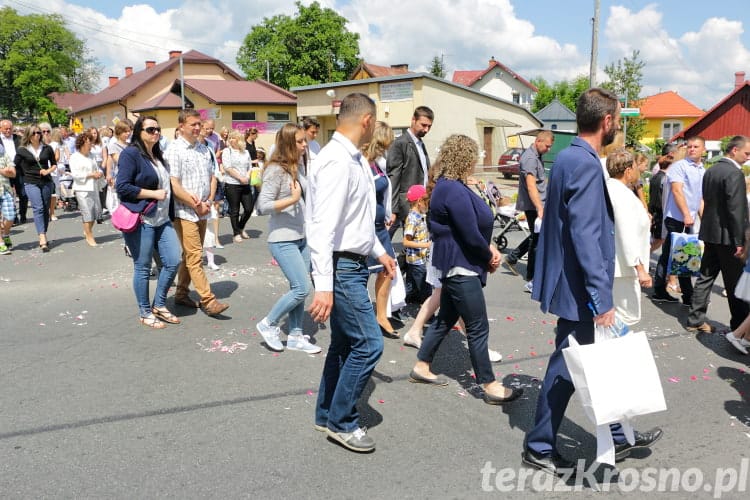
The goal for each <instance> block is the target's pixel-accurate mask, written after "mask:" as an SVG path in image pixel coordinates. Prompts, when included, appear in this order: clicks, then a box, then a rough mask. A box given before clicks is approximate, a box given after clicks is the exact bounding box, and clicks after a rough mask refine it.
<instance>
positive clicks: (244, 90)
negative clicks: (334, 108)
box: [185, 79, 297, 104]
mask: <svg viewBox="0 0 750 500" xmlns="http://www.w3.org/2000/svg"><path fill="white" fill-rule="evenodd" d="M185 86H186V87H189V88H190V89H191V90H193V91H194V92H196V93H198V94H200V95H202V96H203V97H205V98H206V99H208V100H209V101H211V102H213V103H216V104H247V103H253V104H296V103H297V96H296V95H294V94H292V93H291V92H289V91H287V90H284V89H282V88H281V87H277V86H276V85H274V84H272V83H269V82H267V81H265V80H253V81H247V80H242V81H231V80H192V79H187V80H185Z"/></svg>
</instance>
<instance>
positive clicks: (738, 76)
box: [734, 71, 745, 90]
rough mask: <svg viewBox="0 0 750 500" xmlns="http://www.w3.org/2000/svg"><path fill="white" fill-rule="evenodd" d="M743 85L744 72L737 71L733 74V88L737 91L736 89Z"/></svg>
mask: <svg viewBox="0 0 750 500" xmlns="http://www.w3.org/2000/svg"><path fill="white" fill-rule="evenodd" d="M743 85H745V72H744V71H738V72H736V73H735V74H734V88H735V90H737V89H738V88H740V87H742V86H743Z"/></svg>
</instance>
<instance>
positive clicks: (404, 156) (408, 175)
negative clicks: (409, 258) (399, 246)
mask: <svg viewBox="0 0 750 500" xmlns="http://www.w3.org/2000/svg"><path fill="white" fill-rule="evenodd" d="M434 119H435V114H434V113H433V112H432V110H431V109H430V108H428V107H427V106H419V107H418V108H417V109H415V110H414V115H413V116H412V119H411V126H410V127H409V128H408V129H406V132H404V133H403V134H401V135H400V136H399V137H397V138H396V140H395V141H393V144H391V147H390V148H389V149H388V158H387V160H386V173H387V174H388V177H389V178H390V180H391V191H392V193H393V194H392V196H393V198H392V201H391V206H392V211H393V213H394V214H396V221H395V222H394V224H393V225H392V226H391V228H390V233H391V236H393V234H394V233H395V232H396V229H398V227H399V226H401V225H403V223H404V221H405V220H406V216H407V215H408V214H409V202H408V201H407V200H406V192H407V191H408V190H409V188H410V187H412V186H414V185H415V184H421V185H423V186H424V185H426V184H427V172H428V171H429V170H430V156H429V155H428V154H427V148H425V146H424V142H422V138H423V137H424V136H425V135H427V132H429V131H430V128H432V122H433V120H434Z"/></svg>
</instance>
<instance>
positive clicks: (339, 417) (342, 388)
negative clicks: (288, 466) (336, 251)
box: [315, 257, 383, 432]
mask: <svg viewBox="0 0 750 500" xmlns="http://www.w3.org/2000/svg"><path fill="white" fill-rule="evenodd" d="M369 276H370V273H369V271H368V269H367V265H366V264H365V263H364V262H357V261H354V260H351V259H348V258H345V257H340V258H338V259H336V258H334V277H333V309H332V311H331V346H330V347H329V348H328V354H327V355H326V361H325V365H324V367H323V377H322V379H321V381H320V389H319V392H318V402H317V406H316V409H315V423H316V424H317V425H321V426H327V427H328V428H329V429H331V430H332V431H334V432H352V431H354V430H355V429H357V427H359V412H357V401H358V400H359V397H360V396H361V395H362V391H363V390H364V388H365V385H366V384H367V381H368V380H369V379H370V375H371V374H372V372H373V370H374V369H375V365H376V364H377V363H378V360H379V359H380V356H381V354H383V335H382V334H381V333H380V327H379V326H378V322H377V321H376V320H375V311H374V310H373V308H372V303H371V302H370V297H369V296H368V294H367V278H368V277H369Z"/></svg>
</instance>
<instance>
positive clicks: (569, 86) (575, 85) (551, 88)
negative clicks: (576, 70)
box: [531, 75, 589, 113]
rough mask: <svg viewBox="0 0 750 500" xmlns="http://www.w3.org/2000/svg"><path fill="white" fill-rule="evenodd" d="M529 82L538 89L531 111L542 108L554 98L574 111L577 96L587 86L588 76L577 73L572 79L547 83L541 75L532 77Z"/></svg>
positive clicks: (534, 111)
mask: <svg viewBox="0 0 750 500" xmlns="http://www.w3.org/2000/svg"><path fill="white" fill-rule="evenodd" d="M531 83H533V84H534V85H535V86H536V87H537V89H539V91H538V92H537V94H536V97H535V98H534V104H533V106H532V107H531V111H532V112H533V113H536V112H537V111H539V110H540V109H542V108H544V107H545V106H547V105H548V104H549V103H551V102H552V101H553V100H554V99H557V100H558V101H560V102H561V103H562V104H563V105H565V106H566V107H567V108H568V109H570V110H571V111H573V112H575V110H576V101H578V97H579V96H580V95H581V94H583V93H584V92H585V91H586V89H587V88H588V87H589V77H588V76H586V75H579V76H577V77H576V78H575V79H573V80H561V81H559V82H555V83H553V84H550V83H548V82H547V81H546V80H545V79H544V78H542V77H538V78H532V80H531Z"/></svg>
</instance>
